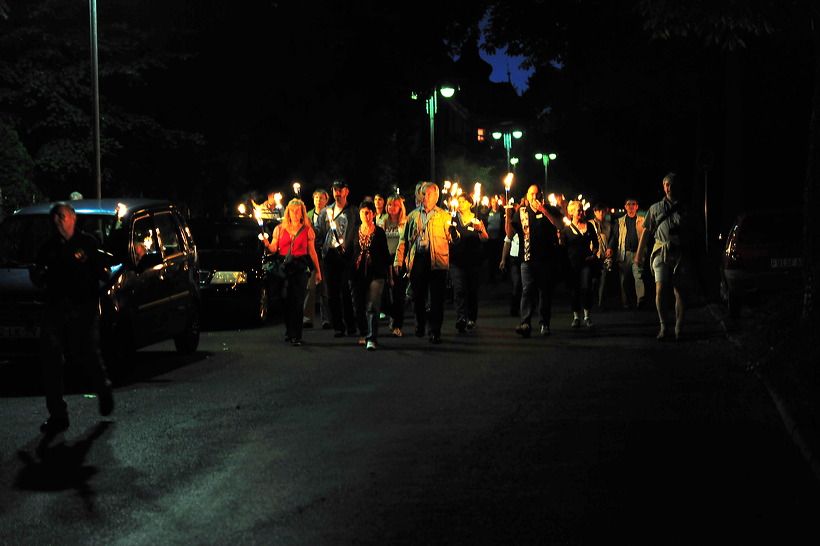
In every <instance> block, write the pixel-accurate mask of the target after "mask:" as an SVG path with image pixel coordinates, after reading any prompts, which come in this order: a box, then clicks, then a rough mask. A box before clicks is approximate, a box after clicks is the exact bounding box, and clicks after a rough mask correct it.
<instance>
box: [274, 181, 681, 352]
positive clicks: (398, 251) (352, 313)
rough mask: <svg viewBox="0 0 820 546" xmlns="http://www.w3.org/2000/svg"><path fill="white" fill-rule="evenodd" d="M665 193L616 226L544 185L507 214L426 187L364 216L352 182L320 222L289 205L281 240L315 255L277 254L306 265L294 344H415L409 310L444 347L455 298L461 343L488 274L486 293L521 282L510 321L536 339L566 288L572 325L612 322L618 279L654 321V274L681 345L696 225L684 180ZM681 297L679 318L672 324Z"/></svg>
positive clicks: (291, 302) (488, 203)
mask: <svg viewBox="0 0 820 546" xmlns="http://www.w3.org/2000/svg"><path fill="white" fill-rule="evenodd" d="M662 185H663V190H664V197H663V199H662V200H660V201H658V202H657V203H655V204H653V205H652V206H651V207H649V210H648V212H647V213H646V215H645V216H642V215H639V214H638V210H639V207H638V201H637V199H635V198H633V197H632V196H628V197H627V198H626V199H625V200H624V203H623V208H624V214H623V215H621V216H619V217H614V215H612V214H610V213H609V208H608V207H606V206H604V205H603V204H596V205H595V206H594V207H592V210H591V211H589V210H588V209H589V205H588V204H587V203H585V202H582V201H579V200H570V201H567V202H564V200H563V197H562V196H559V197H558V198H557V199H552V197H553V196H550V197H551V200H547V199H546V198H545V196H544V195H543V194H542V190H541V188H540V187H539V186H537V185H532V186H530V187H529V188H528V189H527V192H526V195H525V196H524V197H523V198H522V199H521V200H520V201H519V202H518V203H515V204H514V205H510V204H506V206H505V203H504V202H503V200H502V199H501V198H500V197H498V196H496V197H491V198H490V199H489V200H485V203H483V204H482V203H476V202H474V196H473V195H470V194H467V193H464V192H459V193H458V194H457V195H448V196H444V198H443V197H442V192H441V189H440V188H439V187H438V185H436V184H434V183H432V182H420V183H419V184H418V185H417V186H416V191H415V194H414V198H415V199H414V202H413V203H412V204H409V206H408V204H407V203H405V200H404V198H403V197H402V196H400V195H398V194H389V195H387V196H385V195H381V194H376V195H374V196H369V197H366V198H365V199H364V200H363V201H362V202H361V203H360V204H359V205H354V204H352V203H350V202H349V201H348V197H349V194H350V188H349V186H348V184H347V182H345V181H344V180H337V181H335V182H333V184H332V185H331V188H330V190H331V192H332V197H333V200H332V201H330V195H329V194H328V192H327V191H326V190H324V189H318V190H316V191H315V192H314V194H313V204H314V207H313V208H312V209H311V210H310V211H306V210H305V206H304V204H303V203H302V201H301V200H299V199H294V200H292V201H291V202H290V203H289V204H288V205H287V207H285V213H284V217H285V219H286V220H288V222H283V224H284V223H288V226H289V227H287V228H286V231H287V232H288V233H287V236H285V237H283V238H282V242H284V241H290V240H291V238H293V239H295V240H296V241H297V242H298V241H300V240H301V241H305V242H309V245H306V244H302V243H299V244H297V245H296V246H295V248H293V249H290V247H289V246H288V247H286V246H285V245H284V244H282V243H281V242H278V241H277V239H278V238H277V237H274V240H273V241H271V244H270V246H269V250H270V251H271V252H278V253H280V254H282V255H285V254H286V253H287V252H288V251H290V252H291V253H292V254H293V255H294V257H296V258H297V259H301V260H303V261H304V264H305V267H304V268H300V270H299V271H300V273H299V276H298V277H295V278H293V279H292V280H291V279H289V281H290V282H289V284H291V283H296V284H299V285H300V286H299V287H298V289H297V290H293V292H294V293H293V294H292V295H289V297H288V298H286V300H285V301H286V305H287V306H288V307H289V309H288V310H286V311H285V315H286V319H287V320H286V321H285V324H286V332H285V341H287V342H289V343H291V344H292V345H295V346H298V345H301V344H302V332H303V329H304V328H313V327H314V323H316V324H317V325H318V324H321V327H322V328H323V329H332V330H333V331H334V335H335V337H338V338H343V337H358V341H359V344H361V345H363V346H364V347H365V348H366V349H367V350H369V351H372V350H375V349H376V348H377V346H378V342H379V330H380V323H381V322H383V321H387V328H386V332H387V334H388V335H390V336H393V337H402V336H404V335H405V333H404V331H403V328H404V323H405V312H406V309H407V308H408V307H412V313H413V315H414V316H415V330H414V333H415V335H416V336H417V337H419V338H424V337H427V338H428V340H429V341H430V342H431V343H433V344H439V343H441V341H442V337H441V336H442V328H443V327H444V324H443V322H444V311H445V307H446V306H447V304H448V299H451V301H452V305H453V308H454V311H455V317H456V320H455V324H454V328H455V331H456V332H458V333H459V334H462V333H465V332H467V331H469V330H472V329H475V328H476V327H477V325H478V320H479V316H480V309H479V293H480V286H481V283H482V274H483V273H482V272H483V271H486V279H487V282H495V281H496V279H497V278H502V279H509V282H510V288H511V300H510V314H511V315H512V316H515V317H517V319H518V325H517V326H516V327H515V328H514V331H515V333H516V334H518V335H520V336H521V337H524V338H527V337H530V336H531V335H532V334H533V331H537V333H539V334H540V335H542V336H549V335H551V334H552V331H551V329H550V326H551V322H552V314H553V309H552V307H553V305H552V299H553V293H554V291H555V288H556V286H557V285H558V284H559V283H562V282H563V283H565V285H566V287H567V288H568V289H569V292H570V309H569V311H570V313H571V318H570V319H569V324H570V326H571V327H572V328H582V327H583V328H593V327H594V323H593V317H592V313H593V310H597V311H601V312H603V311H607V310H608V307H607V297H606V296H607V281H608V279H610V282H612V281H614V280H617V282H618V286H619V292H620V298H621V305H622V306H623V308H625V309H647V308H648V307H649V304H648V302H647V288H646V285H645V280H646V279H647V278H648V275H650V274H652V276H653V278H654V280H655V309H656V310H657V313H658V320H659V324H660V328H659V331H658V334H657V338H658V339H666V338H668V337H673V336H674V338H675V339H679V338H680V337H681V335H682V327H683V321H684V314H685V308H686V293H685V287H686V282H684V278H685V276H686V271H687V251H686V249H687V244H688V242H689V239H690V237H691V234H690V229H691V226H690V225H689V222H688V219H687V214H686V209H685V207H684V206H683V203H682V201H681V200H680V199H679V198H678V196H677V192H676V189H675V175H674V174H672V173H670V174H668V175H667V176H666V177H664V179H663V182H662ZM448 198H449V199H448ZM291 207H294V208H293V209H291ZM291 210H293V218H294V219H295V220H294V219H291ZM590 212H591V214H590ZM294 222H295V223H294ZM293 226H295V227H293ZM302 226H303V227H304V228H306V229H305V231H306V232H307V233H306V234H305V235H304V236H303V237H302V238H301V239H300V237H299V232H297V231H296V229H299V228H301V227H302ZM277 243H278V244H277ZM485 267H486V269H485ZM303 281H304V283H303ZM303 284H306V285H307V286H304V287H303V286H302V285H303ZM610 286H611V285H610ZM448 289H449V290H451V291H452V292H451V294H452V295H451V298H448ZM673 299H674V319H672V317H671V316H669V315H670V309H669V307H670V303H669V302H671V301H672V300H673ZM673 320H674V322H672V321H673ZM297 322H298V323H299V324H297ZM671 324H674V327H672V326H671Z"/></svg>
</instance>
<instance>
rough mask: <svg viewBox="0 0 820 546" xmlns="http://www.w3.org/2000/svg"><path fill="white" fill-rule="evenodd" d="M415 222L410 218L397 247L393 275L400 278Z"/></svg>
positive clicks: (405, 223) (406, 222)
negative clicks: (408, 240) (411, 228)
mask: <svg viewBox="0 0 820 546" xmlns="http://www.w3.org/2000/svg"><path fill="white" fill-rule="evenodd" d="M414 222H415V220H414V219H412V217H408V218H407V220H406V221H405V222H404V226H402V228H401V231H400V232H399V244H398V245H396V258H395V259H394V260H393V273H394V274H395V275H396V276H398V275H400V274H401V268H402V267H403V266H404V254H405V252H406V251H407V236H408V230H409V227H410V225H411V224H413V223H414Z"/></svg>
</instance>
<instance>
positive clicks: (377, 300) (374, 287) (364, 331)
mask: <svg viewBox="0 0 820 546" xmlns="http://www.w3.org/2000/svg"><path fill="white" fill-rule="evenodd" d="M353 287H354V289H353V307H354V308H355V309H356V324H357V326H358V328H359V335H361V336H362V337H364V338H365V340H367V341H372V342H373V343H376V340H377V338H378V337H379V313H380V309H381V304H382V291H383V290H384V279H373V280H372V281H370V282H368V281H367V280H365V279H356V280H355V281H354V283H353Z"/></svg>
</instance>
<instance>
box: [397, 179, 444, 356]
mask: <svg viewBox="0 0 820 546" xmlns="http://www.w3.org/2000/svg"><path fill="white" fill-rule="evenodd" d="M418 196H419V197H420V199H421V204H420V205H419V206H418V207H417V208H416V209H414V210H413V211H411V212H410V214H408V215H407V222H405V224H404V228H403V229H402V231H401V233H400V234H399V244H398V246H397V247H396V258H395V260H394V262H393V267H394V274H396V275H399V274H401V273H402V266H404V267H405V269H406V271H407V274H408V276H409V277H410V287H411V290H412V292H413V311H414V312H415V314H416V336H417V337H424V330H425V327H426V326H428V325H429V327H430V331H429V335H430V343H434V344H438V343H441V325H442V323H443V322H444V292H445V289H446V286H447V271H448V269H449V268H450V240H451V236H450V214H449V213H448V212H447V211H445V210H444V209H442V208H440V207H438V206H437V205H436V203H438V199H439V189H438V186H437V185H435V184H434V183H433V182H423V183H422V184H421V185H420V187H419V191H418ZM428 296H429V303H430V310H429V312H428V310H427V302H428Z"/></svg>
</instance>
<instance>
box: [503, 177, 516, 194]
mask: <svg viewBox="0 0 820 546" xmlns="http://www.w3.org/2000/svg"><path fill="white" fill-rule="evenodd" d="M513 176H514V175H513V173H507V176H505V177H504V189H505V190H506V191H510V186H512V183H513Z"/></svg>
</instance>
